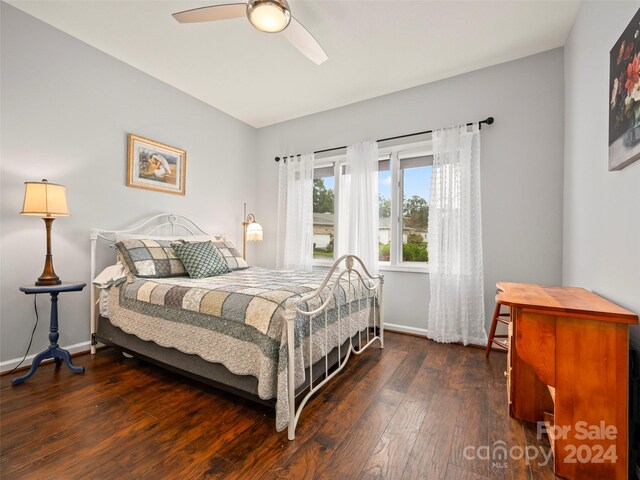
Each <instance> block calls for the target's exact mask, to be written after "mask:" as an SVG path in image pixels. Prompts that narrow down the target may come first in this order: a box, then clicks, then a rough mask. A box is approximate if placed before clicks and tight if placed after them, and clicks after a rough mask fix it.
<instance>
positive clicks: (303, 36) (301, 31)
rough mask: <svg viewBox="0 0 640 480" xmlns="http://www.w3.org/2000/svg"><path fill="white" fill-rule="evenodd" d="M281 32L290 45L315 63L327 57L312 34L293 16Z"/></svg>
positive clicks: (317, 63) (321, 61) (322, 61)
mask: <svg viewBox="0 0 640 480" xmlns="http://www.w3.org/2000/svg"><path fill="white" fill-rule="evenodd" d="M282 34H283V35H284V36H285V38H286V39H287V40H289V42H291V45H293V46H294V47H296V48H297V49H298V50H300V52H302V53H303V54H304V55H305V56H306V57H307V58H308V59H309V60H311V61H312V62H313V63H315V64H316V65H320V64H321V63H324V62H325V61H326V60H327V58H329V57H327V54H326V53H325V51H324V50H323V48H322V47H321V46H320V44H319V43H318V41H317V40H316V39H315V38H313V35H311V34H310V33H309V32H308V30H307V29H306V28H304V27H303V26H302V24H301V23H300V22H298V21H297V20H296V19H295V18H293V17H291V23H289V26H288V27H287V28H285V29H284V30H283V31H282Z"/></svg>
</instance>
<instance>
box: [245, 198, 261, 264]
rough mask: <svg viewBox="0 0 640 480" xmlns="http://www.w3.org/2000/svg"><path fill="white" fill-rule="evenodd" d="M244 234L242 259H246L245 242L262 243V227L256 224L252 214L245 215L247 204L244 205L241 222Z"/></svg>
mask: <svg viewBox="0 0 640 480" xmlns="http://www.w3.org/2000/svg"><path fill="white" fill-rule="evenodd" d="M242 228H243V229H244V234H243V237H242V258H244V259H245V260H246V259H247V241H249V242H261V241H262V226H261V225H260V224H259V223H258V222H256V216H255V215H254V214H253V213H250V214H249V215H247V204H246V203H245V204H244V220H243V221H242Z"/></svg>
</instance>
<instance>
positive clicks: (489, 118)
mask: <svg viewBox="0 0 640 480" xmlns="http://www.w3.org/2000/svg"><path fill="white" fill-rule="evenodd" d="M494 121H495V119H494V118H493V117H487V118H485V119H484V120H480V121H479V122H478V125H479V128H482V124H483V123H486V124H487V125H491V124H493V122H494ZM471 125H473V123H467V127H470V126H471ZM427 133H433V130H425V131H424V132H416V133H407V134H406V135H397V136H395V137H389V138H381V139H379V140H376V142H378V143H380V142H386V141H388V140H397V139H399V138H407V137H415V136H416V135H425V134H427ZM343 148H347V146H346V145H344V146H342V147H333V148H325V149H324V150H316V151H315V152H313V153H314V154H316V155H317V154H318V153H326V152H332V151H334V150H342V149H343ZM299 156H300V154H299V153H298V154H297V155H287V156H284V157H282V159H283V160H286V159H287V158H291V157H299ZM275 161H276V162H279V161H280V157H276V158H275Z"/></svg>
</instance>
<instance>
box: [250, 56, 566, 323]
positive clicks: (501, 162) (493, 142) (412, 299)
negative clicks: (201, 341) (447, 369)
mask: <svg viewBox="0 0 640 480" xmlns="http://www.w3.org/2000/svg"><path fill="white" fill-rule="evenodd" d="M383 71H384V69H382V70H381V72H383ZM563 78H564V77H563V52H562V49H556V50H552V51H549V52H545V53H542V54H538V55H534V56H531V57H528V58H524V59H521V60H517V61H514V62H509V63H505V64H501V65H498V66H494V67H490V68H486V69H483V70H479V71H476V72H472V73H468V74H464V75H460V76H457V77H453V78H450V79H447V80H443V81H440V82H436V83H431V84H427V85H423V86H420V87H416V88H412V89H409V90H404V91H401V92H397V93H393V94H390V95H386V96H383V97H378V98H374V99H371V100H367V101H364V102H360V103H356V104H353V105H348V106H345V107H342V108H337V109H334V110H329V111H326V112H322V113H318V114H315V115H310V116H307V117H302V118H299V119H296V120H292V121H288V122H284V123H281V124H277V125H273V126H270V127H265V128H262V129H260V130H259V131H258V152H259V157H258V163H257V174H258V175H259V177H260V181H259V183H258V198H259V199H260V204H259V206H258V208H257V209H256V210H257V211H256V214H257V215H258V218H259V220H260V222H261V223H262V225H263V227H264V229H265V242H263V244H262V245H260V247H259V250H258V251H257V255H258V257H257V258H258V263H259V264H261V265H264V266H273V265H275V260H276V236H275V230H276V224H277V221H276V210H277V208H276V206H277V198H278V192H277V171H278V167H277V164H276V163H275V162H274V161H273V158H274V156H276V155H282V154H286V153H303V152H308V151H313V150H317V149H323V148H329V147H334V146H339V145H348V144H351V143H354V142H358V141H361V140H365V139H377V138H384V137H389V136H392V135H400V134H405V133H410V132H416V131H421V130H425V129H429V128H435V127H444V126H449V125H454V124H460V123H466V122H468V121H472V120H480V119H483V118H485V117H487V116H488V115H493V116H494V117H495V118H496V123H495V124H494V125H493V126H491V127H486V128H483V129H482V215H483V218H482V222H483V241H484V265H485V290H486V310H487V317H488V318H487V322H488V323H489V322H490V312H491V310H492V308H493V298H494V294H495V283H496V281H499V280H503V281H522V282H534V283H545V284H559V283H560V281H561V265H562V258H561V257H562V181H563V180H562V172H563V142H564V135H563V130H564V123H563V116H564V100H563V81H564V79H563ZM345 81H348V79H345ZM309 95H313V92H309ZM386 279H387V282H386V286H387V292H386V293H387V295H385V299H386V302H387V303H386V307H387V308H386V321H387V322H389V323H394V324H400V325H404V326H409V327H413V328H424V327H425V326H426V319H427V311H428V302H429V296H428V290H429V286H428V275H425V274H414V273H399V272H390V273H388V274H387V275H386Z"/></svg>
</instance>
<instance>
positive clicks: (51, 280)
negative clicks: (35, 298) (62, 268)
mask: <svg viewBox="0 0 640 480" xmlns="http://www.w3.org/2000/svg"><path fill="white" fill-rule="evenodd" d="M61 283H62V280H60V277H58V276H57V275H55V274H54V276H50V277H45V276H44V275H43V276H41V277H39V278H38V280H36V287H50V286H51V285H60V284H61Z"/></svg>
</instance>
